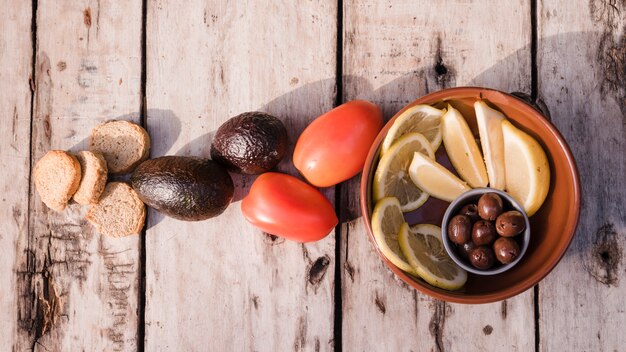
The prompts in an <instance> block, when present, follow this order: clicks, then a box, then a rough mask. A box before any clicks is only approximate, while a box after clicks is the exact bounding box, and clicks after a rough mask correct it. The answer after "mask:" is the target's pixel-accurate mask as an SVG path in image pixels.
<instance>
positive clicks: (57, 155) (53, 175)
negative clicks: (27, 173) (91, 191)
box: [33, 150, 80, 211]
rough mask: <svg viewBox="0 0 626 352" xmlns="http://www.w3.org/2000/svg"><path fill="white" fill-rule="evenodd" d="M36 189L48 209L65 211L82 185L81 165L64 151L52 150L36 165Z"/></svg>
mask: <svg viewBox="0 0 626 352" xmlns="http://www.w3.org/2000/svg"><path fill="white" fill-rule="evenodd" d="M33 178H34V179H35V188H36V189H37V193H39V197H41V200H42V201H43V202H44V204H46V205H47V206H48V208H50V209H52V210H55V211H63V210H64V209H65V207H66V206H67V202H68V201H69V200H70V198H72V195H74V192H76V190H77V189H78V185H79V183H80V164H79V163H78V160H76V157H74V156H73V155H72V154H70V153H68V152H66V151H64V150H51V151H49V152H47V153H46V155H44V156H43V157H42V158H41V159H39V161H37V163H36V164H35V170H34V171H33Z"/></svg>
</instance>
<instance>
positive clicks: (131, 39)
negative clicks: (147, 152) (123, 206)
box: [13, 1, 141, 351]
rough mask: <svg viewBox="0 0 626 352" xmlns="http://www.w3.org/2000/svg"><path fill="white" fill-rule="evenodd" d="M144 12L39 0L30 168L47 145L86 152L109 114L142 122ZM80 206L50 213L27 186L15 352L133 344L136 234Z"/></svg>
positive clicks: (130, 6) (97, 3)
mask: <svg viewBox="0 0 626 352" xmlns="http://www.w3.org/2000/svg"><path fill="white" fill-rule="evenodd" d="M132 18H135V19H137V20H136V21H132V20H129V19H132ZM140 18H141V4H140V3H132V4H131V3H129V4H127V5H121V4H120V5H116V4H113V3H105V2H102V3H101V2H100V1H79V2H78V1H39V2H38V8H37V18H36V19H37V27H36V28H37V33H36V36H37V43H36V44H37V47H36V49H37V51H36V54H37V55H36V62H35V77H34V82H33V88H34V90H35V92H34V94H35V96H34V108H33V116H32V135H31V142H32V149H31V156H32V165H34V163H35V162H36V161H37V160H38V159H39V158H40V157H41V156H43V155H44V154H45V153H46V152H47V151H48V150H50V149H65V150H70V151H74V152H76V151H79V150H83V149H85V148H86V147H87V145H86V142H85V141H86V139H87V137H88V135H89V133H90V132H91V128H92V127H93V126H95V125H96V124H97V123H99V122H102V121H103V120H105V119H112V118H125V119H130V120H134V121H137V120H138V116H139V114H138V113H137V112H138V110H139V108H140V74H141V61H140V49H141V46H140V39H141V36H140V34H141V20H140ZM25 42H27V41H26V40H25ZM31 55H32V52H31ZM23 138H25V139H27V136H24V137H23ZM32 165H31V168H32ZM26 174H28V173H26ZM86 209H87V208H86V207H82V206H80V205H77V204H71V205H70V206H69V207H68V208H67V209H66V210H65V211H64V212H59V213H57V212H54V211H51V210H49V209H47V208H46V207H45V205H43V203H42V202H41V200H40V198H39V195H38V194H37V192H36V191H35V188H34V186H31V193H30V213H29V224H28V232H26V231H23V233H22V236H20V237H19V238H18V240H17V244H16V251H17V252H16V254H17V257H16V262H15V265H14V268H15V271H16V272H17V273H18V278H17V281H16V285H17V292H16V298H17V300H18V302H17V314H16V317H17V322H18V329H17V331H16V336H17V341H16V342H15V343H14V345H13V349H14V350H24V349H28V348H33V349H37V350H47V351H75V350H108V351H122V350H133V349H135V348H136V347H137V344H136V340H137V321H138V320H137V301H138V290H137V288H138V279H139V278H138V270H139V265H140V262H139V238H138V237H137V236H133V237H128V238H124V239H110V238H106V237H103V236H101V235H100V234H98V233H96V232H95V231H94V229H93V228H92V227H91V226H90V225H89V224H88V223H87V222H86V221H85V220H84V214H85V212H86Z"/></svg>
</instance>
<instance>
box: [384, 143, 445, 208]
mask: <svg viewBox="0 0 626 352" xmlns="http://www.w3.org/2000/svg"><path fill="white" fill-rule="evenodd" d="M416 152H417V153H421V154H424V155H426V156H427V157H428V158H431V159H434V158H435V154H434V153H433V150H432V149H431V147H430V143H429V142H428V140H427V139H426V137H424V136H423V135H422V134H421V133H415V132H413V133H408V134H405V135H404V136H402V137H400V139H398V140H397V141H396V142H395V143H393V145H392V146H391V148H389V150H388V151H387V152H386V153H385V154H383V156H382V157H381V158H380V161H379V162H378V167H377V168H376V172H375V173H374V182H373V196H374V200H375V201H378V200H380V199H383V198H385V197H396V198H397V199H398V201H399V202H400V208H401V209H402V211H403V212H408V211H412V210H415V209H417V208H419V207H420V206H421V205H422V204H424V202H426V200H427V199H428V194H427V193H425V192H423V191H422V190H421V189H419V188H417V187H416V186H415V184H413V182H412V181H411V177H410V176H409V165H411V161H412V160H413V154H415V153H416Z"/></svg>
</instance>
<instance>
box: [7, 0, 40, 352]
mask: <svg viewBox="0 0 626 352" xmlns="http://www.w3.org/2000/svg"><path fill="white" fill-rule="evenodd" d="M0 7H2V8H3V10H2V11H0V92H2V93H0V94H1V95H2V98H0V116H2V121H3V123H1V124H0V169H1V170H2V172H1V174H2V176H1V177H0V190H1V191H2V197H1V200H2V202H1V203H0V204H1V205H0V219H2V227H1V228H0V253H1V255H0V319H1V320H2V327H1V328H0V350H2V351H10V350H11V348H12V346H14V345H15V343H16V332H17V330H18V328H19V327H18V321H17V320H16V317H17V299H18V297H17V296H16V295H15V290H16V283H17V279H18V275H20V273H19V272H16V271H15V270H14V263H15V260H16V258H17V257H20V256H21V255H20V253H18V252H17V251H16V249H17V248H16V245H17V242H18V239H19V238H20V237H22V236H26V233H27V232H28V184H29V177H28V172H29V168H30V163H29V160H30V149H29V144H30V142H29V135H30V105H31V91H30V85H29V79H30V77H31V73H32V55H33V47H32V42H31V35H30V25H31V17H32V11H31V5H30V3H27V2H20V3H17V4H14V5H13V6H9V4H8V1H0Z"/></svg>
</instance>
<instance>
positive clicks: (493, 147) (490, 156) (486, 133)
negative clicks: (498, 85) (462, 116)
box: [474, 100, 506, 190]
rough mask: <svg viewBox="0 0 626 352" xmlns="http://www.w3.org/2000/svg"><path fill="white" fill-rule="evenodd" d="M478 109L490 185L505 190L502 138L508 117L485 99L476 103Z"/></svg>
mask: <svg viewBox="0 0 626 352" xmlns="http://www.w3.org/2000/svg"><path fill="white" fill-rule="evenodd" d="M474 110H475V111H476V123H477V124H478V134H479V135H480V144H481V146H482V148H483V156H484V157H485V166H486V167H487V176H488V177H489V187H492V188H497V189H499V190H504V184H505V171H504V142H503V140H502V121H505V120H506V117H505V116H504V115H503V114H502V113H501V112H500V111H498V110H494V109H492V108H491V107H489V105H487V103H485V101H483V100H478V101H477V102H475V103H474Z"/></svg>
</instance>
